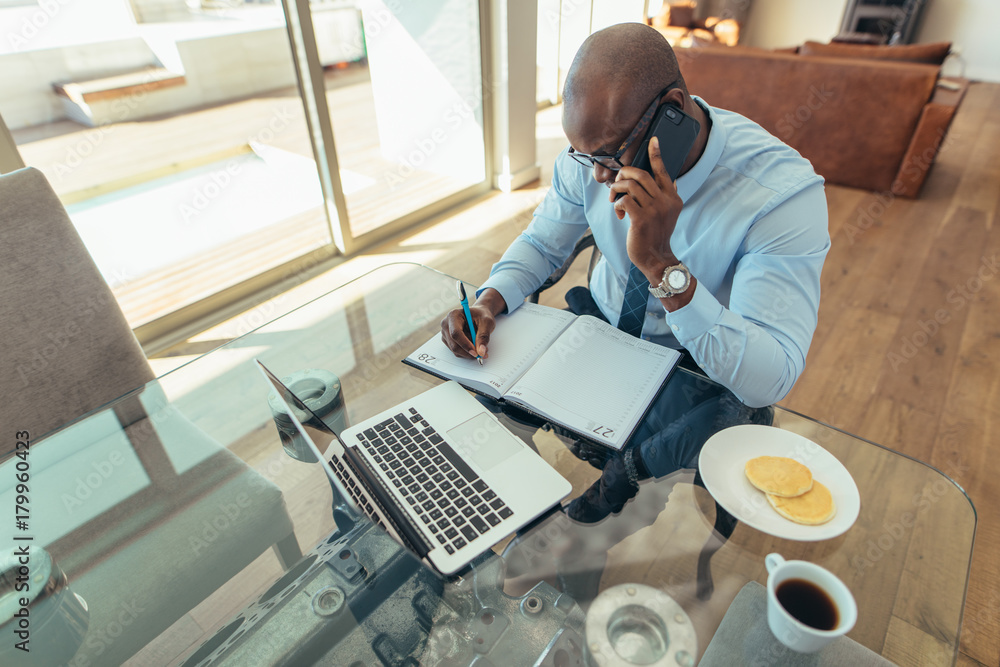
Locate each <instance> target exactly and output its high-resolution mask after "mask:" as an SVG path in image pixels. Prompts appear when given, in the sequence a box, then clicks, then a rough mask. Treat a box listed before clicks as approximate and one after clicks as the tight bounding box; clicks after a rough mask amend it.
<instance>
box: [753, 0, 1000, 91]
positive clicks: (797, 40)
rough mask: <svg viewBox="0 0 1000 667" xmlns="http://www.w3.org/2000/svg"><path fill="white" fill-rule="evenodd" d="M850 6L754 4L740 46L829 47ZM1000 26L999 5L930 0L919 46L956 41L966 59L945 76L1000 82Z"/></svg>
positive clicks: (832, 0)
mask: <svg viewBox="0 0 1000 667" xmlns="http://www.w3.org/2000/svg"><path fill="white" fill-rule="evenodd" d="M846 6H847V0H752V4H751V8H750V17H749V19H748V21H747V25H746V28H745V30H744V31H743V35H742V36H741V38H740V41H741V43H744V44H747V45H748V46H759V47H762V48H767V49H772V48H777V47H783V46H794V45H796V44H801V43H802V42H804V41H806V40H809V39H811V40H815V41H818V42H827V41H829V40H830V39H831V38H832V37H834V36H835V35H836V34H837V33H838V32H840V21H841V19H842V18H843V15H844V8H845V7H846ZM998 25H1000V2H998V1H997V0H928V2H927V3H926V5H925V7H924V10H923V14H922V15H921V17H920V25H919V27H918V30H917V34H916V38H915V40H914V41H915V42H952V44H953V45H954V46H955V47H956V48H957V49H958V50H959V51H960V56H961V57H960V59H959V58H954V57H952V58H949V59H948V60H947V61H946V62H945V66H944V72H945V74H954V75H962V76H966V77H968V78H970V79H979V80H983V81H993V82H1000V38H998V37H997V35H996V29H997V26H998ZM963 62H964V73H963V71H962V65H963Z"/></svg>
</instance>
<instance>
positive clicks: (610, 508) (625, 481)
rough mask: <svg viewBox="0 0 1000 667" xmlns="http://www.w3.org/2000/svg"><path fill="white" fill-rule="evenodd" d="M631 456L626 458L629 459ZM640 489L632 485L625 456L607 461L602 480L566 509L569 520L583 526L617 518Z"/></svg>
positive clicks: (575, 499) (591, 486)
mask: <svg viewBox="0 0 1000 667" xmlns="http://www.w3.org/2000/svg"><path fill="white" fill-rule="evenodd" d="M628 455H629V454H626V456H628ZM638 491H639V485H638V484H635V483H633V482H631V481H629V478H628V474H627V473H626V472H625V462H624V458H623V457H622V456H615V457H613V458H611V459H609V460H608V462H607V464H606V465H605V466H604V472H603V473H602V474H601V477H600V479H598V480H597V481H596V482H594V483H593V484H591V485H590V488H589V489H587V490H586V491H585V492H584V493H583V495H581V496H580V497H578V498H574V499H573V500H572V501H570V503H569V504H568V505H567V506H566V508H565V510H564V511H565V512H566V516H568V517H569V518H570V519H573V520H574V521H579V522H580V523H597V522H598V521H601V520H602V519H604V518H606V517H607V516H609V515H611V514H618V513H619V512H621V511H622V508H624V507H625V503H627V502H628V501H629V500H631V499H632V498H634V497H635V494H636V493H637V492H638Z"/></svg>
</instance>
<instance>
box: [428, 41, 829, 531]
mask: <svg viewBox="0 0 1000 667" xmlns="http://www.w3.org/2000/svg"><path fill="white" fill-rule="evenodd" d="M563 98H564V101H563V129H564V130H565V132H566V136H567V138H568V139H569V142H570V147H569V148H567V149H566V150H565V151H563V152H562V153H561V154H560V155H559V157H558V158H557V159H556V164H555V170H554V174H553V178H552V187H551V189H550V190H549V192H548V194H547V195H546V197H545V200H544V201H543V202H542V203H541V205H540V206H539V207H538V208H537V210H536V211H535V214H534V219H533V220H532V222H531V224H530V225H529V226H528V228H527V229H526V230H525V232H524V233H523V234H522V235H521V236H520V237H518V239H516V240H515V241H514V243H513V244H512V245H511V246H510V248H508V250H507V251H506V253H504V255H503V257H502V258H501V260H500V261H499V262H498V263H497V264H496V265H494V267H493V270H492V272H491V274H490V277H489V279H488V280H487V281H486V282H485V283H484V285H483V287H482V289H481V290H480V291H479V292H478V295H477V296H478V298H477V301H476V303H475V305H474V306H472V309H471V310H472V315H473V319H474V321H475V326H476V332H477V340H476V341H475V345H473V343H472V341H470V340H469V332H468V327H467V325H466V324H465V318H464V315H463V313H462V311H461V310H456V311H453V312H451V313H449V315H448V316H447V317H446V318H445V319H444V321H443V322H442V337H443V339H444V341H445V343H446V344H448V346H449V347H450V348H451V349H452V351H453V352H454V353H455V354H456V355H458V356H475V355H476V352H477V351H478V353H479V354H480V355H482V356H483V357H484V358H485V359H488V351H489V338H490V333H491V332H492V331H493V329H494V328H495V326H496V317H497V316H498V315H500V314H501V313H504V312H510V311H512V310H514V309H516V308H517V307H518V305H520V304H521V303H522V302H523V300H524V298H525V297H526V296H527V295H529V294H531V293H532V292H533V291H534V290H535V289H537V288H538V287H539V286H540V285H541V283H542V282H543V281H544V280H545V278H546V277H547V276H548V275H549V274H550V273H551V272H552V271H554V270H555V269H556V268H558V267H559V266H561V265H562V263H563V261H564V260H565V259H566V258H567V257H568V256H569V255H570V253H571V252H572V249H573V247H574V244H575V243H576V241H577V240H578V239H579V238H580V237H581V236H582V235H583V234H584V233H585V232H586V231H587V229H588V228H589V229H590V230H591V232H592V233H593V235H594V239H595V240H596V242H597V246H598V248H599V249H600V250H601V253H602V258H601V261H600V263H599V264H598V265H597V267H596V268H595V270H594V274H593V276H592V279H591V284H590V292H591V294H592V297H593V305H594V306H595V307H596V308H595V310H596V312H597V314H599V315H603V317H604V318H606V319H607V320H608V321H609V322H611V323H612V324H617V325H618V326H619V328H623V329H624V328H625V327H623V322H624V321H625V319H626V317H625V316H624V315H623V316H622V317H621V318H620V315H621V314H622V313H623V310H622V306H623V300H625V298H626V293H627V292H629V287H630V285H631V287H632V289H633V292H632V293H634V294H639V292H637V291H634V290H636V289H640V288H641V289H643V290H646V291H644V292H642V295H643V296H644V298H645V301H646V303H645V305H646V312H645V315H644V317H643V318H642V319H641V333H642V336H643V337H644V338H647V339H649V340H653V341H656V342H658V343H661V344H664V345H669V346H671V347H675V348H683V349H685V350H686V351H687V353H688V354H690V357H691V358H692V359H693V361H694V362H695V363H696V364H697V366H698V367H700V368H701V369H702V371H704V373H705V374H707V375H708V376H709V377H710V378H712V379H713V380H715V381H716V382H718V383H720V384H721V385H722V386H723V387H724V389H721V390H720V389H718V388H716V387H715V386H714V385H712V386H709V385H710V383H702V384H700V385H699V384H698V383H696V382H695V381H694V380H692V377H691V376H688V375H682V374H675V375H674V377H673V378H672V379H671V381H670V382H668V384H667V387H666V388H665V389H664V391H663V392H662V394H661V396H660V397H659V399H658V400H657V402H656V404H655V405H654V406H653V409H652V410H651V411H650V414H649V416H648V417H647V418H646V420H645V421H644V422H643V424H641V425H640V427H639V429H638V430H637V432H636V433H635V435H634V436H633V438H632V439H631V441H630V443H629V445H628V446H627V447H626V450H625V452H624V456H620V457H615V458H612V459H610V460H609V462H608V463H607V465H606V466H605V468H604V474H603V475H602V478H601V479H600V480H598V481H597V482H595V484H594V486H593V487H591V489H589V490H588V491H587V493H585V494H584V495H583V496H581V497H580V498H578V499H576V500H574V501H573V502H572V503H570V505H569V507H568V511H567V513H568V515H569V516H570V517H571V518H573V519H576V520H579V521H583V522H586V523H591V522H595V521H599V520H600V519H602V518H603V517H605V516H607V515H608V514H610V513H615V512H618V511H620V510H621V508H622V507H623V506H624V503H625V502H626V501H627V500H628V499H629V498H631V497H632V496H633V495H634V494H635V492H636V490H637V489H638V485H637V481H638V480H639V479H642V478H644V477H648V476H656V477H659V476H663V475H666V474H668V473H670V472H673V471H674V470H677V469H679V468H681V467H688V466H692V465H694V463H695V462H696V460H697V455H698V452H699V451H700V448H701V446H702V445H703V444H704V442H705V440H706V439H707V438H708V437H709V436H710V435H711V434H712V433H714V432H716V431H718V430H719V429H721V428H725V427H726V426H729V425H733V424H737V423H747V422H757V423H769V421H770V409H769V408H768V406H770V405H771V404H772V403H775V402H776V401H778V400H780V399H781V398H782V397H784V396H785V394H787V393H788V391H789V390H790V389H791V388H792V385H793V384H794V383H795V381H796V379H797V378H798V377H799V375H800V374H801V372H802V370H803V367H804V365H805V359H806V353H807V351H808V349H809V343H810V341H811V339H812V335H813V331H814V330H815V327H816V316H817V311H818V308H819V290H820V272H821V269H822V266H823V261H824V259H825V257H826V253H827V251H828V249H829V247H830V237H829V232H828V230H827V210H826V198H825V195H824V190H823V179H822V178H821V177H819V176H817V175H816V173H815V172H814V171H813V169H812V166H811V165H810V164H809V162H808V161H807V160H805V159H804V158H802V157H801V156H800V155H799V154H798V153H796V152H795V151H794V150H792V149H791V148H789V147H788V146H786V145H785V144H783V143H781V142H780V141H778V140H777V139H775V138H774V137H772V136H771V135H770V134H768V133H767V132H766V131H764V130H763V129H762V128H761V127H759V126H758V125H756V124H755V123H753V122H751V121H749V120H747V119H746V118H744V117H742V116H739V115H738V114H735V113H732V112H729V111H724V110H721V109H715V108H712V107H709V106H708V104H707V103H706V102H705V101H703V100H699V99H696V98H693V97H691V96H690V95H689V94H688V91H687V87H686V84H685V83H684V79H683V77H682V76H681V74H680V71H679V68H678V65H677V60H676V57H675V55H674V53H673V50H672V49H671V48H670V46H669V44H668V43H667V42H666V40H664V39H663V37H662V36H660V34H659V33H658V32H656V31H655V30H654V29H652V28H649V27H647V26H644V25H641V24H622V25H616V26H612V27H610V28H607V29H605V30H602V31H600V32H597V33H595V34H593V35H591V36H590V37H589V38H588V39H587V40H586V41H585V42H584V44H583V46H582V47H581V48H580V50H579V52H578V53H577V55H576V58H575V59H574V61H573V64H572V66H571V68H570V71H569V73H568V75H567V79H566V86H565V92H564V96H563ZM663 104H674V105H676V106H678V107H680V108H681V109H683V111H684V112H685V113H687V114H688V115H690V116H692V117H693V118H694V119H695V120H697V121H698V123H699V124H700V131H699V133H698V136H697V139H696V140H695V142H694V145H693V147H692V148H691V149H690V151H689V152H688V153H687V156H686V158H685V159H684V164H683V167H682V170H681V172H680V176H679V177H678V179H677V181H676V183H674V182H672V181H671V180H670V177H669V176H668V175H667V174H666V171H665V169H664V168H663V161H662V159H661V157H660V154H661V152H667V151H670V150H671V148H672V147H671V146H659V145H658V144H657V142H656V141H655V140H653V141H650V144H649V158H650V162H651V164H652V165H653V174H652V175H650V174H649V173H647V172H645V171H643V170H641V169H638V168H636V167H632V166H630V165H631V164H632V162H633V161H634V160H635V159H636V154H637V152H638V149H639V144H640V143H641V140H642V138H643V135H644V134H645V128H646V126H647V125H648V123H649V118H651V115H652V113H655V111H656V110H657V109H658V108H659V107H660V106H661V105H663ZM616 198H617V200H616ZM633 266H634V267H635V269H633V268H632V267H633ZM630 273H631V276H630ZM643 279H645V280H643ZM645 281H648V285H649V287H648V288H647V287H646V284H645ZM656 295H659V296H656ZM664 295H665V296H664ZM584 309H586V307H584ZM640 310H641V308H640ZM487 363H488V362H487Z"/></svg>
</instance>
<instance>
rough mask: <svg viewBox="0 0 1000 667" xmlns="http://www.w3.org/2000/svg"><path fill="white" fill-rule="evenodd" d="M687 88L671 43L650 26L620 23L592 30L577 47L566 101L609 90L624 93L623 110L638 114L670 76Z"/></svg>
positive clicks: (685, 89)
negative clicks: (627, 102) (626, 100)
mask: <svg viewBox="0 0 1000 667" xmlns="http://www.w3.org/2000/svg"><path fill="white" fill-rule="evenodd" d="M678 80H679V84H678V85H679V87H680V88H681V89H682V90H683V91H684V92H685V93H687V86H685V85H684V80H683V79H681V75H680V69H679V68H678V66H677V58H676V56H674V51H673V49H671V48H670V44H668V43H667V40H666V39H664V38H663V35H661V34H660V33H658V32H657V31H656V30H654V29H653V28H651V27H649V26H647V25H644V24H641V23H621V24H618V25H613V26H611V27H609V28H605V29H604V30H600V31H598V32H595V33H594V34H593V35H591V36H590V37H588V38H587V39H586V40H585V41H584V43H583V45H582V46H581V47H580V50H579V51H577V54H576V57H575V58H574V59H573V64H572V65H571V66H570V69H569V73H568V74H567V76H566V86H565V88H564V90H563V100H564V103H565V104H575V103H576V102H577V101H578V100H579V99H580V98H581V97H585V96H588V95H594V94H597V95H608V94H609V93H611V94H613V95H616V96H620V97H622V98H623V99H624V98H626V97H627V98H628V100H629V102H630V104H628V105H627V106H629V107H632V108H628V109H620V110H619V111H620V112H622V113H627V112H630V111H634V112H635V113H636V114H637V115H638V114H641V113H642V111H643V109H644V108H645V106H646V105H648V104H649V103H650V102H651V101H652V100H653V97H655V96H656V94H657V93H658V92H660V91H661V90H663V89H664V88H665V87H666V86H668V85H669V84H670V83H672V82H674V81H678Z"/></svg>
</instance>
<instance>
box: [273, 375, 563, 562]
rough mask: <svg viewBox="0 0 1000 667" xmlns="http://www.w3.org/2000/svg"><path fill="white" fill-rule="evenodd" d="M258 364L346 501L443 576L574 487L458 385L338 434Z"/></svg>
mask: <svg viewBox="0 0 1000 667" xmlns="http://www.w3.org/2000/svg"><path fill="white" fill-rule="evenodd" d="M257 365H258V367H259V368H260V370H261V372H262V373H263V374H264V376H265V377H266V378H267V380H268V382H269V383H270V384H271V385H272V386H273V387H274V389H275V391H276V393H277V394H278V396H279V397H280V398H281V399H282V400H283V401H284V403H285V405H286V406H287V407H288V415H289V417H290V418H291V421H292V422H293V423H294V425H295V428H296V430H297V432H298V434H299V435H301V436H302V438H303V439H304V440H305V442H306V443H307V445H308V447H309V448H310V450H311V451H312V452H313V455H314V456H315V457H316V459H317V460H318V461H319V462H321V463H322V464H323V470H324V471H325V473H326V475H327V477H329V478H330V482H331V483H332V484H333V486H334V488H335V489H337V490H338V491H339V492H340V494H341V496H342V498H343V499H344V501H345V503H346V504H348V505H349V507H351V508H353V509H354V510H355V511H357V512H359V513H361V514H364V515H366V516H367V517H368V518H370V519H371V520H372V521H373V522H375V523H376V524H377V525H379V526H381V527H383V528H384V529H385V530H386V531H387V532H388V533H389V534H390V535H392V537H394V538H395V539H396V540H397V541H399V542H400V543H402V544H403V545H404V546H406V547H408V548H409V549H410V550H411V551H412V552H413V553H415V554H416V555H417V556H418V557H419V558H420V559H421V560H426V561H427V562H429V563H430V564H431V565H432V566H433V567H434V568H435V569H436V570H438V571H439V572H441V573H442V574H446V575H449V574H454V573H455V572H457V571H459V570H461V569H462V568H464V567H465V566H467V565H468V564H469V563H470V562H472V560H473V559H475V558H476V557H477V556H479V555H480V554H482V553H484V552H485V551H487V550H488V549H490V548H491V547H493V546H494V545H495V544H497V543H498V542H500V541H501V540H502V539H504V538H505V537H507V536H508V535H510V534H512V533H513V532H515V531H517V530H519V529H520V528H522V527H524V526H525V525H527V524H528V523H530V522H531V521H533V520H534V519H536V518H538V517H539V516H541V515H542V514H543V513H545V512H546V511H547V510H549V509H550V508H552V507H553V506H555V505H556V504H557V503H559V502H560V501H561V500H562V499H563V498H565V497H566V496H567V495H569V493H570V491H571V490H572V486H571V485H570V483H569V482H568V481H566V479H565V478H564V477H563V476H562V475H560V474H559V473H558V472H556V470H555V469H554V468H553V467H552V466H551V465H549V464H548V463H547V462H546V461H545V460H544V459H542V458H541V457H540V456H539V455H538V454H537V453H536V452H535V451H534V450H533V449H532V448H531V447H529V446H527V445H526V444H525V443H524V442H523V441H522V440H521V439H520V438H518V437H517V436H515V435H514V434H513V433H511V432H510V431H508V430H507V428H506V427H504V426H503V424H501V423H500V422H499V421H498V420H497V418H496V417H495V416H494V415H493V414H492V413H491V412H490V411H489V410H487V409H486V408H485V407H484V406H483V405H482V404H480V403H479V401H477V400H476V399H475V398H473V397H472V396H471V395H470V394H469V392H467V391H466V390H465V389H464V388H462V386H461V385H459V384H458V383H457V382H451V381H449V382H445V383H444V384H441V385H437V386H436V387H434V388H432V389H429V390H427V391H425V392H423V393H421V394H419V395H417V396H414V397H413V398H411V399H409V400H407V401H405V402H403V403H401V404H399V405H397V406H396V407H394V408H390V409H389V410H386V411H384V412H382V413H380V414H378V415H375V416H374V417H372V418H370V419H366V420H365V421H363V422H361V423H360V424H355V425H353V426H350V427H348V428H346V429H344V431H343V432H341V434H340V435H339V436H338V435H337V434H336V433H334V431H333V430H332V429H330V428H329V427H328V426H327V425H326V424H324V423H323V421H322V420H321V419H320V418H319V417H318V416H316V414H315V413H314V412H312V410H310V409H309V408H308V407H307V406H306V405H305V403H303V402H302V401H301V400H299V399H298V398H297V397H296V396H295V395H294V394H293V393H292V392H291V391H290V390H289V389H288V387H286V386H285V385H284V384H283V383H282V382H281V381H280V380H279V379H278V378H277V377H276V376H275V375H274V373H272V372H271V371H270V370H268V369H267V367H265V366H264V364H262V363H261V362H260V361H259V360H258V361H257ZM302 415H305V417H306V418H305V419H300V417H301V416H302ZM323 452H325V453H323Z"/></svg>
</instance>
